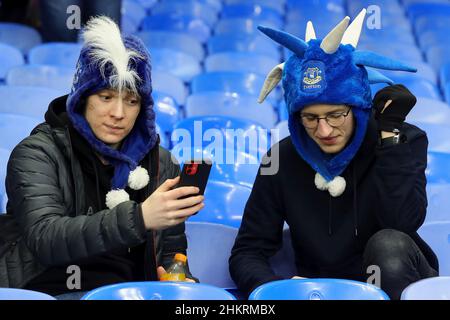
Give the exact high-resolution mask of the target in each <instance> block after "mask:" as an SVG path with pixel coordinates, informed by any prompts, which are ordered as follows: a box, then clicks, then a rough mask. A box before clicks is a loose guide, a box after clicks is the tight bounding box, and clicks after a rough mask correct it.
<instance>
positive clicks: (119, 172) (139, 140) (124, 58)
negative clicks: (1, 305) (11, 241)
mask: <svg viewBox="0 0 450 320" xmlns="http://www.w3.org/2000/svg"><path fill="white" fill-rule="evenodd" d="M83 37H84V45H83V48H82V50H81V53H80V57H79V60H78V65H77V71H76V74H75V77H74V82H73V87H72V90H71V92H70V94H69V95H68V96H63V97H60V98H57V99H55V100H54V101H53V102H52V103H51V104H50V106H49V108H48V111H47V113H46V114H45V120H46V121H45V123H43V124H41V125H39V126H38V127H36V128H35V129H34V130H33V132H32V134H31V135H30V136H29V137H28V138H26V139H25V140H23V141H22V142H21V143H20V144H19V145H18V146H17V147H16V148H15V149H14V151H13V152H12V155H11V158H10V160H9V165H8V173H7V178H6V190H7V193H8V199H9V201H8V205H7V211H8V216H13V217H14V219H15V221H16V222H17V224H18V233H19V234H20V239H19V240H18V241H17V242H16V244H15V245H14V246H13V248H11V250H12V251H11V254H8V255H7V256H6V260H7V263H6V265H7V266H8V268H9V267H10V268H9V269H8V270H5V269H4V268H1V269H0V286H8V287H20V288H28V289H33V290H38V291H42V292H47V293H50V294H53V295H59V294H63V293H67V292H72V291H73V290H70V289H74V288H69V287H68V285H67V283H69V282H70V281H68V278H69V277H70V275H71V274H70V273H69V274H67V267H68V266H69V265H77V266H78V267H79V268H80V276H81V280H80V285H79V286H78V287H76V288H75V289H76V290H81V291H87V290H91V289H93V288H96V287H99V286H103V285H108V284H113V283H118V282H128V281H145V280H158V278H159V277H160V276H161V275H162V274H163V273H164V272H165V268H167V266H168V265H169V264H170V263H171V262H172V258H173V256H174V254H175V253H177V252H181V253H186V246H187V243H186V236H185V234H184V230H185V229H184V221H185V220H186V219H187V218H188V217H189V216H191V215H192V214H194V213H195V212H198V211H199V210H200V209H201V208H202V207H203V196H199V195H197V193H198V189H197V188H195V187H180V188H175V186H176V185H177V183H178V180H179V177H178V175H179V172H180V169H179V166H178V165H177V164H176V163H173V162H172V159H171V156H170V153H169V152H168V151H167V150H165V149H163V148H162V147H160V146H159V137H158V135H157V133H156V130H155V113H154V110H153V99H152V95H151V93H152V83H151V64H150V57H149V54H148V52H147V50H146V48H145V46H144V45H143V43H142V42H141V41H140V40H139V39H138V38H136V37H132V36H122V35H121V34H120V30H119V28H118V27H117V25H116V24H115V23H114V22H113V21H112V20H110V19H109V18H106V17H97V18H93V19H91V20H90V21H89V22H88V24H87V26H86V28H85V30H84V33H83ZM186 195H189V196H190V197H187V198H186V199H178V198H180V197H183V196H186ZM1 258H2V259H5V257H1ZM188 276H189V277H191V276H190V275H188ZM191 278H192V277H191ZM75 283H76V282H75Z"/></svg>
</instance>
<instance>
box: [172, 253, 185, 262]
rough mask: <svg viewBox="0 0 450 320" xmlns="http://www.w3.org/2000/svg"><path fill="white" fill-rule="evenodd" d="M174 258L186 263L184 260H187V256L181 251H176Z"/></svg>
mask: <svg viewBox="0 0 450 320" xmlns="http://www.w3.org/2000/svg"><path fill="white" fill-rule="evenodd" d="M174 259H175V260H177V261H181V262H183V263H186V261H187V257H186V256H185V255H184V254H182V253H177V254H176V255H175V258H174Z"/></svg>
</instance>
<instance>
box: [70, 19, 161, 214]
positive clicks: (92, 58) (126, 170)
mask: <svg viewBox="0 0 450 320" xmlns="http://www.w3.org/2000/svg"><path fill="white" fill-rule="evenodd" d="M83 38H84V45H83V48H82V50H81V53H80V57H79V59H78V63H77V71H76V73H75V76H74V80H73V86H72V90H71V92H70V94H69V96H68V99H67V103H66V110H67V114H68V116H69V119H70V121H71V122H72V124H73V126H74V128H75V129H76V130H77V131H78V132H79V133H80V134H81V135H82V136H83V137H84V138H85V139H86V140H87V141H88V142H89V144H90V145H91V146H92V147H93V148H94V150H95V151H96V152H98V153H99V154H100V155H102V156H103V157H104V158H106V159H107V160H108V161H109V162H110V163H111V164H112V165H113V166H114V175H113V178H112V180H111V188H112V190H111V191H109V192H108V193H107V194H106V206H107V207H108V208H110V209H111V208H114V207H115V206H116V205H118V204H119V203H121V202H124V201H127V200H129V199H130V198H129V195H128V193H127V192H126V191H125V188H126V187H127V186H128V187H130V188H131V189H134V190H139V189H142V188H144V187H145V186H146V185H147V184H148V183H149V174H148V172H147V170H146V169H145V168H142V167H141V166H139V162H140V161H141V160H142V159H143V158H144V157H145V155H146V154H148V152H149V151H150V150H151V149H152V148H153V147H154V146H155V145H156V144H157V133H156V125H155V112H154V110H153V99H152V96H151V93H152V81H151V64H150V55H149V53H148V51H147V49H146V48H145V45H144V44H143V42H142V41H141V40H140V39H139V38H137V37H134V36H122V35H121V33H120V29H119V27H118V26H117V24H116V23H115V22H114V21H112V20H111V19H110V18H108V17H105V16H100V17H94V18H92V19H91V20H89V21H88V23H87V25H86V27H85V29H84V30H83ZM107 88H109V89H114V90H117V91H118V92H119V94H122V93H123V92H124V91H125V90H128V91H131V92H133V93H134V94H137V95H139V96H140V98H141V109H140V112H139V115H138V117H137V119H136V121H135V124H134V126H133V129H132V130H131V132H130V133H129V134H128V136H127V137H126V138H125V139H124V141H123V142H122V144H121V147H120V149H117V150H116V149H113V148H112V147H110V146H108V145H107V144H105V143H104V142H103V141H101V140H99V139H98V138H97V137H96V136H95V135H94V132H93V131H92V129H91V127H90V126H89V124H88V122H87V121H86V118H85V117H84V114H83V110H84V107H85V106H84V105H83V103H82V101H85V99H86V98H87V97H88V96H89V95H92V94H94V93H96V92H98V91H100V90H102V89H107Z"/></svg>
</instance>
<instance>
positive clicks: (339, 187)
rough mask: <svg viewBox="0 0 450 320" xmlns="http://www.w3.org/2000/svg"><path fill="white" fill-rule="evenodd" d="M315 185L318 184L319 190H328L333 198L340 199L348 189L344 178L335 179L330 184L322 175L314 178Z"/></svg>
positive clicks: (317, 174) (318, 174)
mask: <svg viewBox="0 0 450 320" xmlns="http://www.w3.org/2000/svg"><path fill="white" fill-rule="evenodd" d="M314 183H315V184H316V187H317V189H319V190H322V191H325V190H328V192H329V193H330V195H331V196H332V197H339V196H340V195H341V194H343V193H344V191H345V187H346V185H347V184H346V181H345V179H344V178H343V177H340V176H338V177H335V178H334V179H333V180H331V181H330V182H327V181H326V180H325V178H324V177H322V175H321V174H320V173H318V172H317V173H316V176H315V178H314Z"/></svg>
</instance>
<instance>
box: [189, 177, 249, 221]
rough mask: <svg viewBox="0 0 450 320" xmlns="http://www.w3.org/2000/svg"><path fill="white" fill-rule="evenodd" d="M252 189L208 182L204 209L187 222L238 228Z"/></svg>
mask: <svg viewBox="0 0 450 320" xmlns="http://www.w3.org/2000/svg"><path fill="white" fill-rule="evenodd" d="M251 191H252V189H251V188H249V187H246V186H243V185H239V184H234V183H229V182H223V181H214V180H208V184H207V185H206V190H205V201H204V202H205V207H204V208H203V209H202V210H200V211H199V213H198V214H196V215H194V216H192V217H190V218H189V221H198V222H212V223H220V224H224V225H228V226H231V227H235V228H239V226H240V224H241V221H242V215H243V214H244V208H245V204H246V203H247V200H248V197H249V196H250V193H251Z"/></svg>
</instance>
